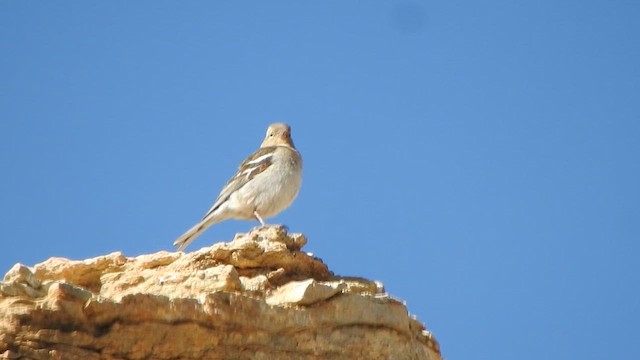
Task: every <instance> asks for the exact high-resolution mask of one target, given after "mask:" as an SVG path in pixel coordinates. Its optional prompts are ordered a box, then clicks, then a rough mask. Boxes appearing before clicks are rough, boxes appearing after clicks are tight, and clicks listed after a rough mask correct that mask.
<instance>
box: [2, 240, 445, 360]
mask: <svg viewBox="0 0 640 360" xmlns="http://www.w3.org/2000/svg"><path fill="white" fill-rule="evenodd" d="M305 243H306V238H305V237H304V236H303V235H301V234H287V232H286V230H285V229H284V228H283V227H266V228H257V229H254V230H253V231H252V232H250V233H248V234H240V235H238V236H236V238H235V239H234V240H233V241H232V242H229V243H220V244H216V245H213V246H211V247H207V248H203V249H201V250H198V251H195V252H192V253H176V252H164V251H163V252H159V253H155V254H150V255H142V256H138V257H135V258H127V257H125V256H123V255H122V254H121V253H113V254H109V255H106V256H100V257H97V258H93V259H87V260H84V261H71V260H67V259H62V258H51V259H49V260H47V261H45V262H43V263H41V264H38V265H36V266H34V267H27V266H24V265H21V264H16V265H15V266H14V267H13V268H12V269H11V270H10V271H9V272H8V273H7V274H6V276H5V277H4V281H2V282H0V358H2V359H270V360H275V359H429V360H439V359H440V353H439V349H438V344H437V342H436V341H435V339H434V338H433V337H432V336H431V334H430V333H429V332H428V331H427V330H425V328H424V327H423V325H422V324H420V322H418V321H417V320H416V319H414V318H412V317H411V316H410V315H409V314H408V312H407V309H406V307H405V306H404V305H403V304H402V303H401V302H399V301H397V300H395V299H393V298H391V297H389V296H388V295H387V294H386V293H385V292H384V289H382V286H381V285H380V284H376V283H374V282H372V281H369V280H365V279H360V278H345V277H339V276H335V275H333V273H331V272H330V271H329V270H328V269H327V266H326V265H325V264H324V263H323V262H322V261H321V260H320V259H318V258H315V257H313V256H310V255H308V254H306V253H304V252H301V251H300V249H301V248H302V246H303V245H304V244H305Z"/></svg>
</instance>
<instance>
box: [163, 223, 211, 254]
mask: <svg viewBox="0 0 640 360" xmlns="http://www.w3.org/2000/svg"><path fill="white" fill-rule="evenodd" d="M219 221H220V220H218V219H216V217H215V216H208V217H205V218H204V219H202V220H201V221H200V222H199V223H197V224H196V225H195V226H193V227H192V228H191V229H189V230H187V232H185V233H184V234H182V235H180V237H179V238H177V239H176V241H174V242H173V246H177V247H178V250H177V251H182V250H184V248H186V247H187V246H188V245H189V244H191V242H192V241H193V240H195V239H196V238H197V237H198V236H200V234H202V232H203V231H205V230H207V229H208V228H209V227H210V226H211V225H213V224H215V223H217V222H219Z"/></svg>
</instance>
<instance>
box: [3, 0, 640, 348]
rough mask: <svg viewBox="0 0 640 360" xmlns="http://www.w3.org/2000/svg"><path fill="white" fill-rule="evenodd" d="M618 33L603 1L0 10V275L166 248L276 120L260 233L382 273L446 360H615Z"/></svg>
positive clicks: (624, 73)
mask: <svg viewBox="0 0 640 360" xmlns="http://www.w3.org/2000/svg"><path fill="white" fill-rule="evenodd" d="M639 19H640V3H639V2H637V1H622V0H621V1H604V0H603V1H585V0H581V1H570V0H569V1H551V0H546V1H545V0H543V1H535V2H532V1H519V2H517V1H502V0H492V1H367V2H362V1H357V2H356V1H288V2H279V1H246V2H237V1H219V2H213V1H211V2H202V1H182V2H178V1H108V2H107V1H81V2H80V1H76V2H68V1H67V2H62V1H56V2H52V1H39V2H38V1H29V2H27V1H2V2H0V174H1V176H0V191H1V198H0V228H1V231H2V235H1V239H0V241H1V244H2V256H0V273H3V274H4V273H5V272H6V271H7V270H8V269H9V268H10V267H11V266H12V265H13V264H14V263H16V262H21V263H25V264H27V265H33V264H36V263H38V262H41V261H44V260H45V259H47V258H49V257H51V256H62V257H67V258H71V259H84V258H88V257H94V256H98V255H102V254H107V253H110V252H113V251H122V252H124V254H125V255H127V256H136V255H139V254H143V253H151V252H156V251H160V250H172V246H171V243H172V242H173V240H174V239H175V238H176V237H177V236H178V235H180V234H181V233H182V232H183V231H185V230H186V229H188V228H189V227H191V226H192V225H193V224H194V223H195V222H197V221H198V220H199V219H200V218H201V216H202V215H203V214H204V212H205V211H206V210H207V209H208V208H209V206H210V205H211V204H212V202H213V201H214V199H215V198H216V196H217V194H218V192H219V190H220V189H221V187H222V186H223V185H224V184H225V183H226V181H227V179H228V178H229V177H230V176H231V175H233V173H234V171H235V169H236V167H237V165H238V164H239V163H240V161H242V160H243V159H244V158H245V157H246V156H247V155H249V154H250V153H251V152H253V151H254V150H255V149H256V148H257V147H258V145H259V144H260V142H261V140H262V137H263V136H264V132H265V130H266V127H267V125H268V124H269V123H271V122H275V121H284V122H288V123H289V124H290V125H291V126H292V132H293V138H294V141H295V143H296V145H297V147H298V148H299V150H300V151H301V153H302V155H303V158H304V161H305V163H304V166H305V168H304V180H303V187H302V189H301V192H300V194H299V196H298V199H297V200H296V201H295V203H294V204H293V205H292V206H291V208H289V209H288V210H287V211H285V212H283V213H282V214H280V215H279V216H278V217H276V218H274V219H272V220H271V222H272V223H284V224H286V225H288V226H289V228H290V230H291V231H293V232H303V233H305V234H306V235H307V236H308V238H309V244H308V245H307V247H306V250H307V251H310V252H313V253H314V254H315V255H316V256H318V257H320V258H322V259H323V260H324V261H325V262H326V263H327V264H328V265H329V267H330V268H331V269H332V270H333V271H334V272H335V273H336V274H339V275H345V276H363V277H367V278H370V279H376V280H380V281H382V282H383V283H384V284H385V286H386V288H387V290H388V291H389V292H390V293H391V294H392V295H394V296H396V297H398V298H401V299H403V300H406V301H407V305H408V308H409V310H410V312H411V313H413V314H415V315H417V316H418V318H419V319H420V320H421V321H423V322H424V323H425V324H426V325H427V327H428V328H429V329H431V330H432V331H433V332H434V334H435V335H436V337H437V338H438V340H439V341H440V343H441V346H442V351H443V354H444V356H445V357H446V358H447V359H450V360H453V359H520V360H522V359H525V360H526V359H541V358H542V359H563V358H564V359H603V358H608V359H624V358H627V359H628V358H631V357H632V356H633V354H637V349H638V348H637V344H638V337H639V336H640V331H638V323H640V285H639V284H640V281H639V275H640V244H639V242H640V205H639V202H640V191H639V184H640V160H639V157H640V25H639V24H640V20H639ZM256 225H257V222H251V221H228V222H225V223H222V224H219V225H217V226H214V227H212V228H211V229H209V230H208V231H207V232H206V233H205V234H204V235H203V236H201V237H200V238H199V239H198V240H196V241H195V242H194V243H193V244H192V245H191V246H190V247H189V248H188V250H189V251H193V250H196V249H199V248H200V247H203V246H208V245H211V244H212V243H214V242H218V241H227V240H230V239H231V238H233V236H234V234H235V233H236V232H242V231H247V230H249V229H250V228H251V227H253V226H256Z"/></svg>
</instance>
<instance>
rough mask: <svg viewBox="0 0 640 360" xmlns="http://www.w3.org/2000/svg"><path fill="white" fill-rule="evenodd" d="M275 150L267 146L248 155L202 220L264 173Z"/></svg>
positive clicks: (274, 147) (270, 162) (273, 147)
mask: <svg viewBox="0 0 640 360" xmlns="http://www.w3.org/2000/svg"><path fill="white" fill-rule="evenodd" d="M275 150H276V146H268V147H263V148H259V149H258V150H256V152H254V153H253V154H251V155H249V157H248V158H246V159H245V160H244V161H243V162H242V164H240V166H238V171H237V172H236V174H235V175H234V176H233V177H232V178H231V179H229V181H228V182H227V184H226V185H225V186H224V187H223V188H222V190H221V191H220V195H218V198H217V199H216V202H215V203H214V204H213V206H212V207H211V209H209V211H207V213H206V214H205V215H204V217H203V219H205V218H207V217H208V216H209V215H210V214H211V213H212V212H214V211H215V210H216V209H217V208H218V207H220V205H222V204H223V203H224V202H225V201H227V200H228V199H229V197H230V196H231V194H233V193H234V192H236V191H238V190H239V189H240V188H242V187H243V186H245V185H246V184H247V183H248V182H249V181H251V179H253V178H255V177H256V176H257V175H258V174H260V173H262V172H264V171H265V170H267V169H268V168H269V166H271V164H272V163H273V161H272V159H273V153H274V151H275Z"/></svg>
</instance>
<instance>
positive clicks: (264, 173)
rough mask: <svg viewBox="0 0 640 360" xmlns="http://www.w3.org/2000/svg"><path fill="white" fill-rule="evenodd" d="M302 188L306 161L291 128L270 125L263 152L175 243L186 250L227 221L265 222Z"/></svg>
mask: <svg viewBox="0 0 640 360" xmlns="http://www.w3.org/2000/svg"><path fill="white" fill-rule="evenodd" d="M301 184H302V157H301V156H300V153H299V152H298V150H297V149H296V147H295V145H294V144H293V140H291V127H289V125H287V124H285V123H274V124H271V125H269V127H268V128H267V133H266V135H265V137H264V140H263V141H262V144H261V145H260V148H258V150H256V151H255V152H254V153H253V154H251V155H249V157H247V158H246V159H245V160H244V161H243V162H242V163H241V164H240V166H238V171H237V172H236V174H235V175H234V176H233V177H232V178H231V179H229V181H228V182H227V184H226V185H225V186H224V187H223V188H222V190H221V191H220V195H218V198H217V199H216V201H215V202H214V203H213V206H211V208H210V209H209V211H207V212H206V213H205V215H204V217H203V218H202V220H200V222H198V223H197V224H196V225H194V226H193V227H192V228H191V229H189V230H187V232H185V233H184V234H182V235H181V236H180V237H178V238H177V239H176V241H174V242H173V245H174V246H176V247H177V248H178V250H177V251H182V250H184V249H185V248H186V247H187V246H188V245H189V244H190V243H191V242H192V241H193V240H195V238H196V237H198V236H199V235H200V234H202V233H203V232H204V231H205V230H207V229H208V228H209V227H210V226H211V225H213V224H216V223H219V222H221V221H224V220H227V219H240V220H252V219H256V220H258V221H259V222H260V224H261V225H262V226H267V224H266V223H265V222H264V219H268V218H271V217H274V216H276V215H277V214H279V213H280V212H282V211H283V210H285V209H286V208H288V207H289V206H290V205H291V203H293V200H294V199H295V198H296V196H297V195H298V192H299V191H300V185H301Z"/></svg>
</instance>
